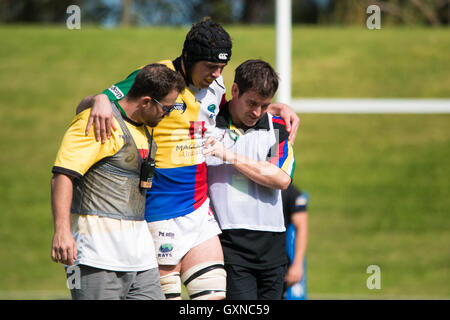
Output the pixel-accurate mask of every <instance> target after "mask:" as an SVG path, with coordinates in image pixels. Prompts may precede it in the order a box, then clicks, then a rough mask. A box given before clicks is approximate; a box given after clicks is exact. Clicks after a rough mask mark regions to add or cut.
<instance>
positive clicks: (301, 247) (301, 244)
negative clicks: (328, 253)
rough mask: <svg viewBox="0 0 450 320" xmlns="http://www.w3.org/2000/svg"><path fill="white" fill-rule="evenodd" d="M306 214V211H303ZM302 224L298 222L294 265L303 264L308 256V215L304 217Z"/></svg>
mask: <svg viewBox="0 0 450 320" xmlns="http://www.w3.org/2000/svg"><path fill="white" fill-rule="evenodd" d="M302 214H303V215H305V213H302ZM302 218H303V219H302V222H301V224H297V226H296V229H297V236H296V237H295V251H294V260H293V262H292V264H293V265H303V262H304V260H305V256H306V247H307V245H308V225H307V217H306V216H304V217H302Z"/></svg>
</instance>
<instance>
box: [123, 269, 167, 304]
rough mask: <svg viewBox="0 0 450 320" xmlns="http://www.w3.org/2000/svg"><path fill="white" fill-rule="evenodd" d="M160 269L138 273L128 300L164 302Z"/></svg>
mask: <svg viewBox="0 0 450 320" xmlns="http://www.w3.org/2000/svg"><path fill="white" fill-rule="evenodd" d="M159 279H160V277H159V271H158V268H154V269H150V270H145V271H138V272H136V273H135V276H134V279H133V282H132V283H131V286H130V289H129V290H128V293H127V296H126V299H128V300H164V299H165V298H164V294H163V292H162V289H161V283H160V281H159Z"/></svg>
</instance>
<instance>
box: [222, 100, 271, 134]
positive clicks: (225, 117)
mask: <svg viewBox="0 0 450 320" xmlns="http://www.w3.org/2000/svg"><path fill="white" fill-rule="evenodd" d="M229 107H230V101H228V102H227V103H226V104H225V105H224V106H223V107H222V108H220V111H219V114H218V115H217V117H216V127H217V128H221V129H228V127H229V125H230V120H231V114H230V110H229ZM249 129H256V130H270V125H269V116H268V115H267V112H266V113H265V114H264V115H263V116H262V118H261V119H259V120H258V122H256V124H255V125H254V126H253V127H251V128H249ZM247 130H248V129H247Z"/></svg>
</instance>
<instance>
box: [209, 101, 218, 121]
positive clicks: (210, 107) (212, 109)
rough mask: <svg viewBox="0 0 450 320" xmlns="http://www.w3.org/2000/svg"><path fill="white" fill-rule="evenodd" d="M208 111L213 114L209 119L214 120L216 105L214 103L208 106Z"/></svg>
mask: <svg viewBox="0 0 450 320" xmlns="http://www.w3.org/2000/svg"><path fill="white" fill-rule="evenodd" d="M208 111H209V112H211V114H210V115H209V118H211V119H212V118H214V115H215V113H216V105H215V104H214V103H212V104H210V105H209V106H208Z"/></svg>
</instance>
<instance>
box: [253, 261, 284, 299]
mask: <svg viewBox="0 0 450 320" xmlns="http://www.w3.org/2000/svg"><path fill="white" fill-rule="evenodd" d="M285 275H286V265H282V266H279V267H276V268H272V269H268V270H262V271H260V273H259V275H258V300H280V299H282V297H283V289H284V277H285Z"/></svg>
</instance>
